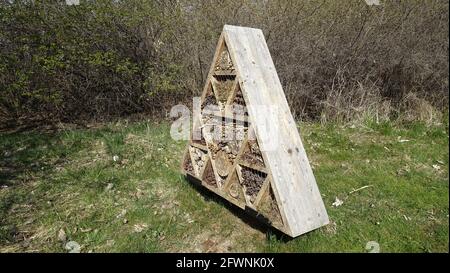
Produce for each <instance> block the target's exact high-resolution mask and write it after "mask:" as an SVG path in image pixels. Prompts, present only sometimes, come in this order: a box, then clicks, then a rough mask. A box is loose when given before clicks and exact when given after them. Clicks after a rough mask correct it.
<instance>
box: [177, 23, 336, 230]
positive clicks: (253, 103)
mask: <svg viewBox="0 0 450 273" xmlns="http://www.w3.org/2000/svg"><path fill="white" fill-rule="evenodd" d="M200 109H201V111H197V112H199V114H197V115H196V114H194V120H193V128H192V132H191V139H190V141H189V144H188V148H187V149H186V152H185V155H184V159H183V162H182V170H183V172H184V174H185V175H187V176H188V177H190V178H194V179H193V180H194V181H197V182H198V183H201V185H202V186H203V187H205V188H207V189H208V190H210V191H212V192H214V193H216V194H218V195H220V196H221V197H223V198H225V199H226V200H228V201H229V202H231V203H233V204H234V205H236V206H238V207H240V208H242V209H243V210H245V211H246V212H250V214H252V215H254V216H256V217H257V218H258V219H261V220H262V221H264V222H266V223H268V224H270V225H271V226H273V227H275V228H276V229H278V230H280V231H282V232H283V233H285V234H288V235H289V236H291V237H296V236H298V235H301V234H304V233H306V232H309V231H311V230H314V229H317V228H319V227H321V226H323V225H326V224H328V215H327V212H326V210H325V206H324V204H323V201H322V198H321V195H320V192H319V189H318V187H317V184H316V181H315V178H314V175H313V172H312V169H311V166H310V164H309V162H308V158H307V156H306V153H305V149H304V148H303V144H302V141H301V139H300V135H299V133H298V130H297V127H296V122H295V120H294V118H293V116H292V114H291V112H290V109H289V106H288V103H287V101H286V97H285V95H284V92H283V88H282V86H281V83H280V80H279V78H278V75H277V72H276V70H275V66H274V63H273V61H272V57H271V56H270V53H269V49H268V47H267V44H266V41H265V39H264V36H263V33H262V31H261V30H260V29H254V28H246V27H237V26H230V25H225V26H224V28H223V31H222V34H221V36H220V38H219V42H218V45H217V48H216V52H215V55H214V60H213V63H212V66H211V69H210V71H209V74H208V77H207V80H206V85H205V87H204V90H203V93H202V97H201V105H200ZM194 113H195V111H194Z"/></svg>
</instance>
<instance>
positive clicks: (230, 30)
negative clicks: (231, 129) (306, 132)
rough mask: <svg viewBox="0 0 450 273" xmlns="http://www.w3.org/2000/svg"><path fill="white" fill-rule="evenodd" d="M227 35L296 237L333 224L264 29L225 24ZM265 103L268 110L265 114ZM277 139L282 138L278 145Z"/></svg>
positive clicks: (275, 187)
mask: <svg viewBox="0 0 450 273" xmlns="http://www.w3.org/2000/svg"><path fill="white" fill-rule="evenodd" d="M222 35H223V37H224V38H225V41H226V43H227V46H228V49H229V51H230V55H231V58H232V61H233V63H234V65H235V68H236V71H237V75H238V79H239V81H240V86H241V89H242V92H243V95H244V98H245V101H246V102H247V106H248V111H249V118H250V122H251V123H252V124H253V128H255V134H256V137H257V139H258V142H259V143H260V147H261V151H262V154H263V158H264V160H265V162H266V164H267V169H268V170H269V173H270V175H271V176H272V183H273V185H272V188H273V190H274V194H275V196H276V199H277V202H278V204H279V207H280V211H281V214H282V216H283V220H284V221H286V225H287V229H288V233H289V235H291V236H293V237H295V236H298V235H301V234H304V233H306V232H309V231H311V230H314V229H316V228H319V227H321V226H323V225H326V224H328V222H329V220H328V215H327V212H326V209H325V206H324V204H323V201H322V198H321V195H320V192H319V189H318V187H317V183H316V180H315V178H314V175H313V172H312V169H311V166H310V164H309V161H308V158H307V156H306V152H305V149H304V147H303V144H302V141H301V138H300V134H299V132H298V130H297V126H296V123H295V120H294V118H293V116H292V114H291V112H290V109H289V106H288V103H287V100H286V97H285V95H284V92H283V88H282V85H281V82H280V80H279V78H278V75H277V72H276V69H275V65H274V63H273V60H272V57H271V55H270V53H269V49H268V47H267V44H266V41H265V39H264V35H263V33H262V31H261V30H260V29H253V28H246V27H236V26H230V25H225V26H224V30H223V33H222ZM254 106H255V107H254ZM261 106H262V107H263V109H266V110H267V111H264V113H263V114H261V110H260V108H261ZM274 127H276V128H274ZM273 138H276V139H277V140H278V145H276V147H275V148H274V147H273V146H274V145H273V143H271V140H273Z"/></svg>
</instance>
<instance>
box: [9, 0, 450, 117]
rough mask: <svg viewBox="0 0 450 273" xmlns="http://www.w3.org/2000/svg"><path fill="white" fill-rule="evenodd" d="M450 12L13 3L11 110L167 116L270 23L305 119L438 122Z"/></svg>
mask: <svg viewBox="0 0 450 273" xmlns="http://www.w3.org/2000/svg"><path fill="white" fill-rule="evenodd" d="M448 14H449V13H448V1H440V0H433V1H426V2H425V1H420V0H410V1H381V5H379V6H369V5H367V4H366V3H365V2H364V1H363V0H351V1H333V0H325V1H261V2H258V1H250V0H243V1H240V2H237V1H231V0H224V1H220V2H218V1H200V0H198V1H175V0H174V1H138V0H128V1H111V0H97V1H83V0H82V1H81V3H80V5H78V6H67V5H66V4H65V1H32V2H31V1H2V2H1V4H0V20H1V21H0V45H1V47H0V84H1V85H0V92H1V97H0V117H1V119H2V120H3V121H6V120H18V119H20V118H22V117H33V118H38V119H41V120H49V119H56V120H63V121H74V120H80V119H92V118H96V119H98V118H108V117H111V116H124V115H129V114H132V113H142V112H143V113H149V114H159V115H161V114H162V115H164V113H166V111H168V110H169V109H170V107H171V106H172V105H174V104H177V103H179V102H185V103H188V102H189V101H190V98H191V97H192V96H193V95H199V94H200V92H201V90H202V88H203V85H204V80H205V77H206V74H207V72H208V70H209V66H210V62H211V59H212V55H213V52H214V49H215V46H216V43H217V39H218V37H219V34H220V32H221V30H222V27H223V25H224V24H236V25H245V26H250V27H257V28H261V29H263V31H264V33H265V36H266V39H267V41H268V45H269V49H270V51H271V53H272V57H273V59H274V62H275V65H276V67H277V71H278V74H279V76H280V79H281V81H282V84H283V87H284V90H285V93H286V96H287V98H288V102H289V104H290V106H291V109H292V111H293V112H294V115H295V116H296V117H297V118H304V119H305V118H306V119H323V120H341V121H349V120H354V119H358V118H360V117H362V118H366V117H367V115H372V116H376V117H378V118H381V119H393V118H399V117H402V116H403V114H404V113H406V116H407V117H408V119H411V118H412V119H414V118H418V119H427V118H428V117H424V113H421V112H420V111H421V109H425V110H424V111H426V112H427V113H428V112H429V113H436V111H441V112H442V111H443V110H445V109H447V108H448V92H447V90H448V62H449V59H448V19H449V17H448ZM419 102H420V103H419ZM417 105H422V106H421V107H417ZM425 106H426V107H425ZM412 107H415V108H412ZM430 107H431V108H430ZM435 116H436V115H435Z"/></svg>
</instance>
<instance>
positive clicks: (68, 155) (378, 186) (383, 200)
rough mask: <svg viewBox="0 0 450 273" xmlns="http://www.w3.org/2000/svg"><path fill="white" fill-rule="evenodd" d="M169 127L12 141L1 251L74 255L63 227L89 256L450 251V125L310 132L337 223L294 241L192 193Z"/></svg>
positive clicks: (5, 142) (5, 139)
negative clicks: (370, 247) (373, 248)
mask: <svg viewBox="0 0 450 273" xmlns="http://www.w3.org/2000/svg"><path fill="white" fill-rule="evenodd" d="M169 129H170V125H169V124H168V123H153V122H139V123H132V124H128V123H127V122H118V123H110V124H106V125H104V126H101V127H98V128H92V129H83V130H80V129H66V130H62V131H60V132H58V133H53V134H50V133H48V134H47V133H39V132H22V133H9V134H8V133H2V134H1V135H0V147H1V154H0V252H21V251H25V252H37V251H46V252H65V251H66V250H65V249H64V243H63V242H62V241H61V240H59V239H58V232H59V231H60V230H61V229H63V230H64V231H65V233H66V236H67V240H73V241H76V242H78V243H79V244H80V245H81V250H82V252H121V251H126V252H181V251H189V252H206V251H211V252H215V251H217V252H220V251H226V252H247V251H249V252H253V251H256V252H366V251H367V250H366V249H365V247H366V244H367V242H369V241H376V242H378V243H379V245H380V248H381V252H448V250H449V248H448V242H449V236H448V229H449V218H448V213H449V191H448V184H449V183H448V182H449V181H448V151H449V149H448V122H447V123H446V124H445V125H441V126H432V127H427V126H425V125H423V124H420V123H412V124H409V125H402V126H393V125H392V124H390V123H384V124H370V123H369V124H366V125H364V126H358V127H356V128H351V127H348V126H347V127H345V126H337V125H320V124H314V123H305V124H301V125H300V130H301V134H302V138H303V141H304V144H305V147H306V150H307V153H308V156H309V159H310V161H311V163H312V166H313V168H314V173H315V176H316V179H317V182H318V184H319V188H320V191H321V193H322V195H323V200H324V202H325V205H326V207H327V210H328V213H329V216H330V220H331V224H330V225H329V226H326V227H323V228H321V229H318V230H315V231H313V232H310V233H308V234H305V235H303V236H300V237H298V238H295V239H292V240H290V239H289V238H288V237H286V236H283V235H280V234H279V233H277V232H275V231H273V230H270V229H268V228H267V227H265V226H263V225H259V224H258V223H257V222H255V221H253V220H252V219H251V218H250V217H247V216H246V215H245V214H243V213H241V212H240V210H239V209H236V208H234V207H233V206H232V205H229V204H228V203H227V202H226V201H224V200H222V199H220V198H218V197H215V196H214V194H209V193H208V192H205V191H202V190H200V189H198V188H196V187H194V186H193V185H192V184H190V183H188V182H187V181H186V179H185V178H184V177H183V176H182V175H181V174H180V172H179V166H180V159H181V157H182V154H183V151H184V148H185V145H186V143H185V142H176V141H173V140H172V139H171V138H170V135H169ZM401 140H408V141H404V142H401ZM116 155H117V156H118V157H119V160H118V161H114V160H113V156H116ZM367 185H370V187H367V188H364V189H363V190H360V191H357V192H355V193H353V194H350V192H351V191H352V190H354V189H358V188H360V187H363V186H367ZM336 197H337V198H339V199H341V200H343V201H344V203H343V204H342V205H341V206H339V207H334V206H332V203H333V202H334V200H335V198H336Z"/></svg>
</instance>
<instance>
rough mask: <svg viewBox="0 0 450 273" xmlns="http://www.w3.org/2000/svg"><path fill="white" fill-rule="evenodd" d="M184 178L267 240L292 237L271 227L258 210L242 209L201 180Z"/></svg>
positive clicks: (208, 198) (280, 239) (282, 240)
mask: <svg viewBox="0 0 450 273" xmlns="http://www.w3.org/2000/svg"><path fill="white" fill-rule="evenodd" d="M184 180H186V181H187V182H188V184H189V185H190V186H191V187H192V188H193V189H195V190H196V191H197V192H199V193H200V194H201V195H202V197H203V198H205V200H206V201H213V202H216V203H219V204H221V205H223V206H224V207H225V208H227V209H228V210H229V211H230V212H231V213H233V215H234V216H236V217H238V218H239V219H241V220H242V221H243V222H244V223H245V224H247V225H249V226H250V227H252V228H253V229H256V230H258V231H260V232H262V233H265V234H266V239H267V240H269V238H270V236H275V238H276V239H277V240H278V241H281V242H284V243H287V242H289V241H291V240H293V239H294V238H292V237H290V236H288V235H286V234H284V233H283V232H281V231H279V230H278V229H276V228H274V227H272V226H271V225H270V223H269V222H268V221H267V219H266V218H264V217H263V216H262V215H260V214H258V212H256V211H254V210H253V209H251V208H249V207H245V210H242V209H241V208H239V207H237V206H236V205H234V204H232V203H231V202H229V201H228V200H226V199H225V198H223V197H221V196H219V195H217V194H215V193H214V192H212V191H210V190H208V189H207V188H205V187H203V186H202V185H201V181H199V180H197V179H196V178H195V177H191V176H189V175H187V176H185V177H184Z"/></svg>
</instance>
